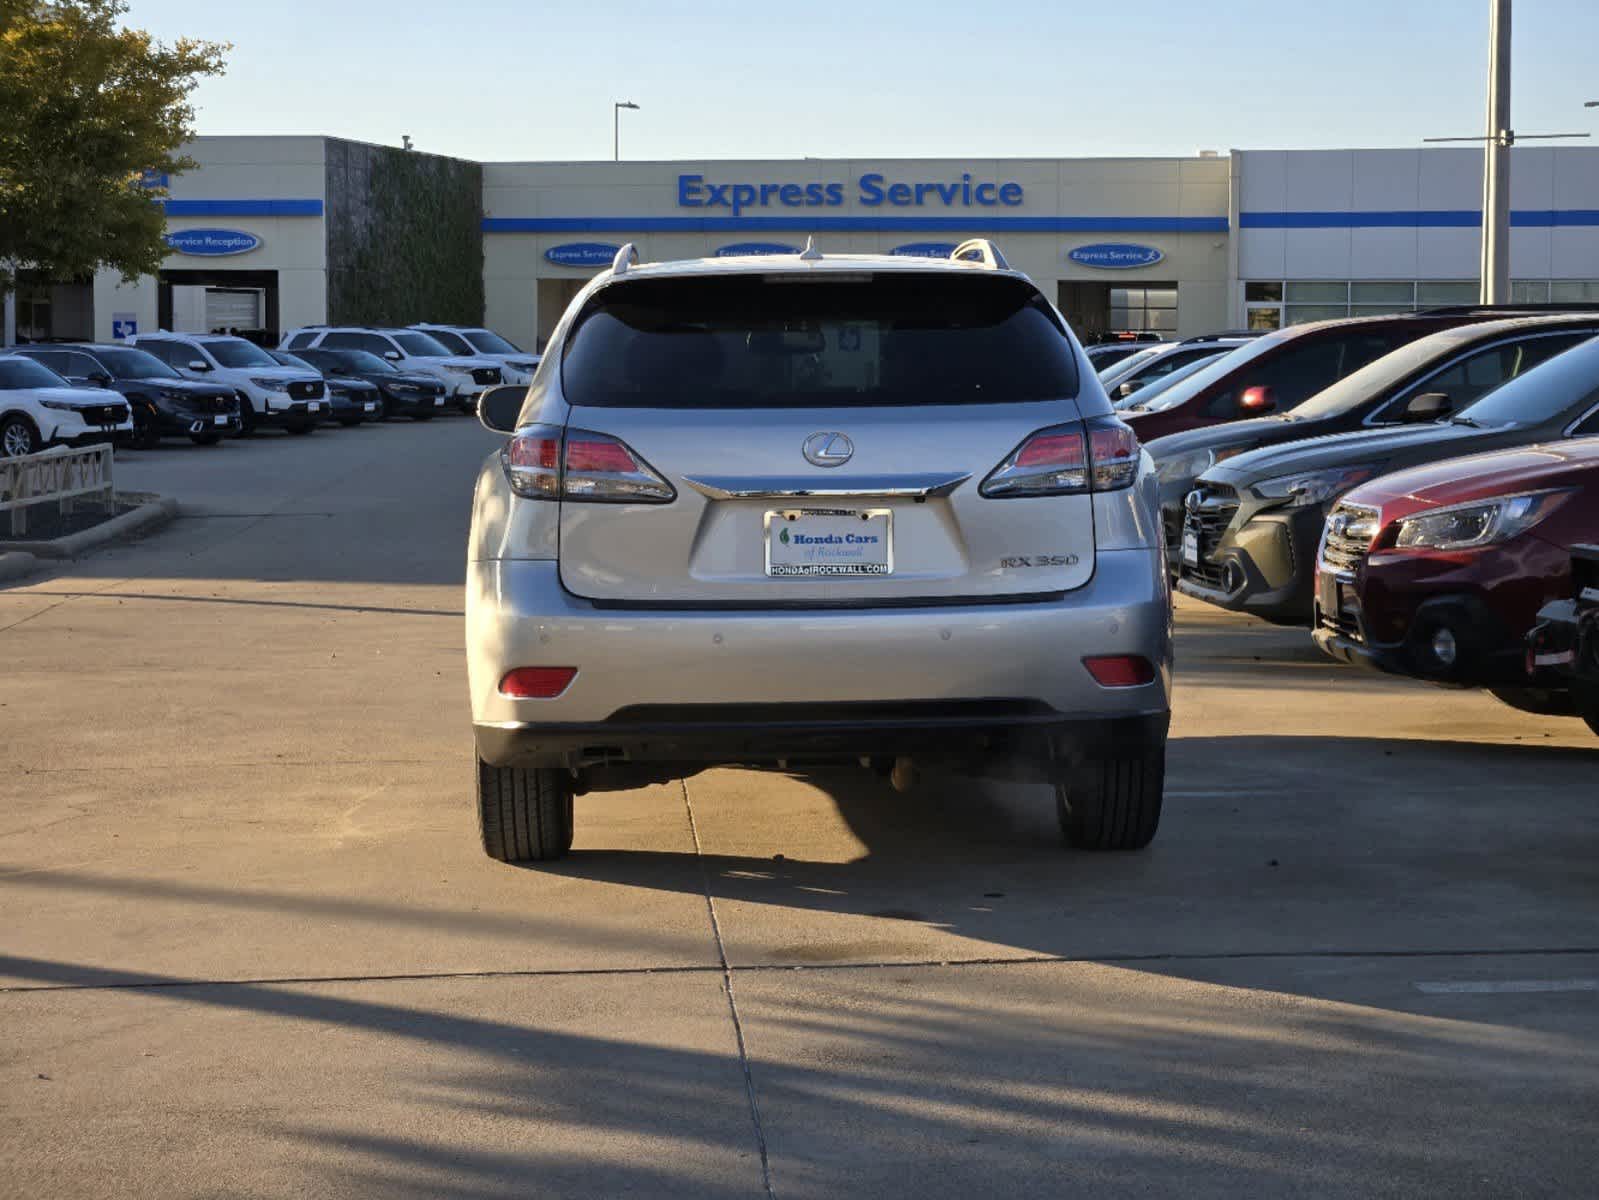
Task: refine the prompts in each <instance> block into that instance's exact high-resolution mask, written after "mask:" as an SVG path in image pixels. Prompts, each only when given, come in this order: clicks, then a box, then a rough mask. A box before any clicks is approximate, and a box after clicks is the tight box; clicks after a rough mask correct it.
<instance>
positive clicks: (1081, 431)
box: [977, 417, 1139, 499]
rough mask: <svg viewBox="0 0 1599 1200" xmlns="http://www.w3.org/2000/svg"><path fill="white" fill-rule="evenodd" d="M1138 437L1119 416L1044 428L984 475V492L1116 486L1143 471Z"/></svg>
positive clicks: (1043, 492) (1068, 491)
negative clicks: (1140, 464)
mask: <svg viewBox="0 0 1599 1200" xmlns="http://www.w3.org/2000/svg"><path fill="white" fill-rule="evenodd" d="M1138 459H1139V448H1138V438H1137V436H1136V435H1135V434H1134V433H1133V431H1132V430H1131V429H1129V428H1128V427H1127V426H1126V425H1123V424H1122V423H1121V422H1120V421H1118V420H1116V419H1115V418H1114V417H1100V418H1096V419H1094V420H1092V421H1085V422H1081V423H1074V424H1071V425H1053V426H1051V427H1050V428H1048V429H1040V430H1039V431H1038V432H1037V433H1035V434H1033V436H1032V437H1030V438H1028V439H1027V440H1026V441H1025V442H1023V443H1022V444H1021V445H1020V446H1018V447H1017V448H1016V449H1015V450H1013V451H1011V453H1010V456H1009V457H1008V458H1006V459H1005V461H1004V462H1002V463H1000V464H999V466H997V467H995V468H994V470H993V471H992V472H990V473H989V476H988V478H987V479H985V480H983V483H982V486H981V487H980V488H978V489H977V490H978V492H979V493H980V494H982V495H984V496H988V497H990V498H993V499H1000V498H1003V497H1006V496H1068V495H1073V494H1077V493H1082V492H1113V491H1116V490H1117V489H1118V488H1124V487H1129V486H1131V485H1132V482H1133V480H1134V479H1136V478H1137V477H1138Z"/></svg>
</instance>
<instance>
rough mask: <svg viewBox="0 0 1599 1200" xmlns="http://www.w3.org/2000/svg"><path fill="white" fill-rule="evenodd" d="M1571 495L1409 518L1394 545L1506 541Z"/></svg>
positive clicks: (1507, 500)
mask: <svg viewBox="0 0 1599 1200" xmlns="http://www.w3.org/2000/svg"><path fill="white" fill-rule="evenodd" d="M1570 495H1571V493H1570V492H1567V491H1553V492H1532V493H1528V494H1526V495H1521V496H1501V497H1499V498H1498V499H1495V500H1484V501H1482V502H1480V503H1475V504H1460V505H1456V506H1455V507H1453V508H1440V509H1437V510H1435V511H1433V512H1429V513H1421V514H1419V515H1417V516H1414V517H1406V518H1405V519H1404V520H1403V521H1400V522H1399V526H1398V528H1397V530H1396V531H1395V535H1394V545H1395V546H1396V547H1399V548H1402V549H1416V550H1422V549H1426V550H1469V549H1471V548H1473V547H1476V546H1492V545H1494V544H1495V543H1497V542H1507V541H1509V540H1510V539H1511V538H1513V537H1516V536H1517V535H1518V534H1521V533H1524V532H1526V531H1527V530H1528V529H1530V528H1532V526H1534V525H1536V524H1537V523H1538V522H1539V521H1541V520H1543V519H1544V518H1545V517H1547V516H1548V515H1549V514H1550V513H1551V512H1553V511H1554V510H1555V509H1556V508H1558V507H1560V505H1561V504H1563V503H1565V501H1566V498H1567V497H1568V496H1570Z"/></svg>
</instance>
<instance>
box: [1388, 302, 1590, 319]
mask: <svg viewBox="0 0 1599 1200" xmlns="http://www.w3.org/2000/svg"><path fill="white" fill-rule="evenodd" d="M1479 312H1488V313H1504V314H1505V315H1506V316H1514V315H1515V314H1517V313H1523V314H1525V315H1527V316H1544V315H1552V314H1556V313H1591V312H1599V304H1595V303H1593V302H1592V301H1574V302H1573V303H1570V304H1545V303H1537V304H1444V305H1437V306H1434V307H1432V308H1422V309H1418V310H1417V311H1416V315H1417V316H1420V317H1450V316H1457V315H1461V314H1469V313H1479Z"/></svg>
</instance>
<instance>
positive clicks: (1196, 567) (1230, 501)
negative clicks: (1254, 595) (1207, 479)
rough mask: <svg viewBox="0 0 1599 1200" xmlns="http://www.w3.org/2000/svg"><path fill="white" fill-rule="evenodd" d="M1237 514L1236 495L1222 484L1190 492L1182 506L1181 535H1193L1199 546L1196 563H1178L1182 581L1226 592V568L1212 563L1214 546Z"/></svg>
mask: <svg viewBox="0 0 1599 1200" xmlns="http://www.w3.org/2000/svg"><path fill="white" fill-rule="evenodd" d="M1237 512H1238V493H1237V492H1236V491H1234V490H1233V489H1232V488H1231V487H1229V486H1227V485H1226V484H1224V483H1218V484H1209V485H1204V486H1201V487H1198V488H1195V489H1194V491H1192V492H1190V493H1189V495H1188V499H1187V500H1186V501H1185V502H1184V504H1183V525H1182V532H1183V533H1184V534H1190V533H1191V534H1193V535H1194V538H1195V541H1196V542H1197V543H1198V546H1199V561H1198V562H1197V563H1191V562H1187V561H1186V560H1185V561H1183V562H1182V564H1181V567H1180V568H1179V569H1180V571H1181V573H1182V576H1183V578H1185V579H1192V580H1193V581H1194V582H1195V583H1197V584H1199V585H1200V586H1201V587H1207V588H1214V589H1215V590H1217V591H1225V590H1227V568H1226V566H1225V565H1224V564H1221V563H1218V562H1216V561H1214V558H1215V554H1216V547H1217V546H1218V545H1219V544H1220V543H1221V539H1222V535H1223V534H1224V533H1226V532H1227V527H1228V526H1229V525H1231V524H1232V521H1233V516H1234V514H1235V513H1237Z"/></svg>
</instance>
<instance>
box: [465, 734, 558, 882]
mask: <svg viewBox="0 0 1599 1200" xmlns="http://www.w3.org/2000/svg"><path fill="white" fill-rule="evenodd" d="M477 794H478V829H479V831H480V832H481V833H482V835H483V852H484V853H485V854H487V855H488V856H489V857H490V858H492V859H495V860H497V861H499V862H506V863H518V862H549V861H551V860H552V859H557V858H565V857H566V852H567V851H568V850H570V849H571V848H572V783H571V779H570V778H569V777H568V776H567V774H566V772H564V771H557V770H553V769H551V768H549V767H536V768H526V767H494V766H490V765H489V764H488V763H486V762H484V761H483V760H482V759H481V758H480V759H478V762H477Z"/></svg>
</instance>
